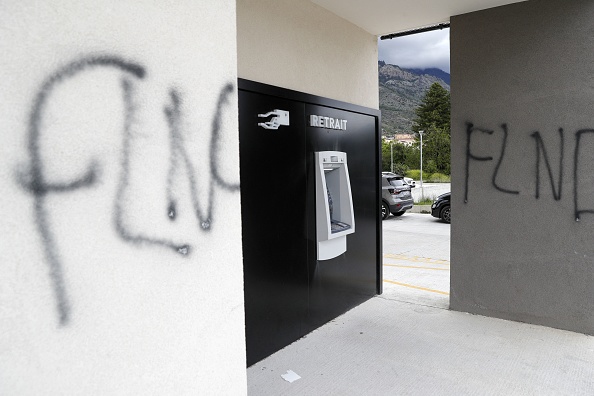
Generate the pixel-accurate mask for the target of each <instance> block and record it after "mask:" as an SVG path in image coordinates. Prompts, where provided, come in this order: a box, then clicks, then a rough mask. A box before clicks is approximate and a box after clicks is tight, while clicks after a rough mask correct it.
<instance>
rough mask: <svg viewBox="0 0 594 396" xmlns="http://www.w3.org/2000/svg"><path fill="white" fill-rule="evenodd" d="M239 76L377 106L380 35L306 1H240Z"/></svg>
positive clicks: (238, 2)
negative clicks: (378, 39)
mask: <svg viewBox="0 0 594 396" xmlns="http://www.w3.org/2000/svg"><path fill="white" fill-rule="evenodd" d="M237 47H238V55H237V58H238V59H237V64H238V75H239V77H241V78H245V79H249V80H254V81H258V82H263V83H266V84H271V85H276V86H280V87H283V88H288V89H293V90H297V91H302V92H306V93H310V94H314V95H319V96H324V97H329V98H332V99H337V100H342V101H345V102H349V103H354V104H358V105H362V106H367V107H371V108H375V109H377V108H379V97H378V80H377V79H378V77H377V38H376V37H375V36H373V35H371V34H369V33H367V32H365V31H364V30H362V29H360V28H358V27H357V26H355V25H352V24H351V23H349V22H347V21H346V20H344V19H342V18H339V17H337V16H336V15H334V14H332V13H330V12H328V11H326V10H325V9H324V8H321V7H319V6H317V5H315V4H313V3H311V2H310V1H308V0H237Z"/></svg>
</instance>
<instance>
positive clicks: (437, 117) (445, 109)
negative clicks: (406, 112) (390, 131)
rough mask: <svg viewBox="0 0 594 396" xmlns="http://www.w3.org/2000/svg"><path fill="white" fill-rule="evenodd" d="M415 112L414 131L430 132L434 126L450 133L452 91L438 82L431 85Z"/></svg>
mask: <svg viewBox="0 0 594 396" xmlns="http://www.w3.org/2000/svg"><path fill="white" fill-rule="evenodd" d="M415 113H416V114H417V118H416V119H415V120H414V124H413V127H412V130H413V132H415V133H418V132H419V131H425V132H429V131H430V129H431V127H433V129H439V130H442V131H447V133H448V134H449V133H450V93H449V92H448V91H447V90H446V89H445V88H443V87H442V86H441V85H439V84H438V83H433V84H432V85H431V87H429V89H428V90H427V92H426V93H425V96H424V97H423V100H422V102H421V104H420V105H419V107H417V109H416V110H415Z"/></svg>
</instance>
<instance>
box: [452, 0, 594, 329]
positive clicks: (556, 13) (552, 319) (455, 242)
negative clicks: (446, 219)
mask: <svg viewBox="0 0 594 396" xmlns="http://www.w3.org/2000/svg"><path fill="white" fill-rule="evenodd" d="M451 23H452V25H451V26H452V28H451V36H450V37H451V54H452V57H451V59H452V60H451V67H452V69H451V70H452V169H453V177H452V191H453V201H452V208H453V213H454V220H453V222H452V234H451V235H452V242H451V243H452V251H451V308H452V309H455V310H460V311H468V312H472V313H478V314H483V315H488V316H495V317H500V318H506V319H512V320H518V321H522V322H530V323H535V324H542V325H547V326H552V327H557V328H562V329H567V330H572V331H578V332H584V333H588V334H594V214H593V213H594V80H593V77H594V50H593V47H592V43H593V41H592V39H593V37H594V36H593V32H594V2H592V1H590V0H573V1H569V2H568V1H561V0H531V1H529V2H525V3H520V4H515V5H511V6H505V7H499V8H495V9H491V10H486V11H481V12H476V13H471V14H466V15H461V16H456V17H453V18H452V20H451ZM545 153H546V155H545ZM547 164H548V166H547ZM549 169H550V172H549ZM591 212H592V213H591ZM578 220H579V221H578Z"/></svg>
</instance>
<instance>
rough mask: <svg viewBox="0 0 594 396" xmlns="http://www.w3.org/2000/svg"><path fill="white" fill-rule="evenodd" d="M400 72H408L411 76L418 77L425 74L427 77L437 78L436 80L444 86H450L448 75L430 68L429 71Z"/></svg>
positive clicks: (412, 70)
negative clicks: (443, 83) (438, 79)
mask: <svg viewBox="0 0 594 396" xmlns="http://www.w3.org/2000/svg"><path fill="white" fill-rule="evenodd" d="M402 70H404V71H407V72H410V73H412V74H417V75H419V76H421V75H423V74H426V75H428V76H433V77H437V78H440V79H441V80H442V81H443V82H445V83H446V84H448V85H450V74H449V73H446V72H444V71H443V70H441V69H436V68H434V67H432V68H430V69H402Z"/></svg>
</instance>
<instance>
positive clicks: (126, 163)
mask: <svg viewBox="0 0 594 396" xmlns="http://www.w3.org/2000/svg"><path fill="white" fill-rule="evenodd" d="M98 67H110V68H115V69H118V70H120V71H122V72H123V73H124V78H123V80H122V93H123V99H124V126H123V143H122V145H123V146H122V162H121V175H120V180H119V182H118V186H117V192H116V197H115V199H114V218H113V222H114V227H115V230H116V233H117V235H118V236H119V237H120V238H121V239H122V240H124V241H125V242H127V243H131V244H134V245H158V246H163V247H166V248H168V249H171V250H174V251H175V252H177V253H179V254H181V255H182V256H187V255H188V254H189V253H190V249H191V246H190V244H179V243H175V242H173V241H170V240H167V239H159V238H153V237H149V236H147V235H144V234H142V233H139V232H132V231H131V230H130V227H129V225H128V224H126V222H125V213H124V212H125V211H124V204H123V202H124V196H125V193H126V190H127V188H128V186H129V181H130V150H131V145H132V140H133V134H132V132H131V128H132V124H133V122H134V120H135V113H136V107H135V102H134V92H135V91H134V84H135V83H136V82H137V81H139V80H142V79H143V78H144V77H145V75H146V71H145V68H144V67H143V66H141V65H139V64H137V63H133V62H128V61H126V60H124V59H122V58H120V57H117V56H97V57H88V58H84V59H81V60H79V61H75V62H72V63H70V64H68V65H66V66H65V67H63V68H61V69H59V70H58V71H57V72H55V73H53V74H52V75H50V76H49V77H48V78H47V79H46V80H45V81H44V82H43V84H42V85H41V87H40V89H39V90H38V92H37V94H36V96H35V100H34V103H33V107H32V111H31V114H30V116H29V124H28V152H29V157H30V165H29V168H28V170H27V172H21V173H19V175H18V181H19V183H20V184H21V185H22V186H23V187H24V188H25V189H26V190H27V191H29V192H30V193H31V194H32V195H33V197H34V205H33V206H34V218H35V222H36V225H37V231H38V233H39V235H40V238H41V242H42V244H43V247H44V254H45V257H46V261H47V264H48V267H49V277H50V282H51V285H52V288H53V293H54V296H55V300H56V309H57V312H58V321H59V325H60V326H64V325H66V324H67V323H68V322H69V320H70V317H71V303H70V300H69V298H68V293H67V291H66V287H65V282H64V275H63V262H62V259H61V255H60V252H59V249H58V243H57V242H56V240H55V237H54V234H53V232H52V227H51V225H50V222H49V218H48V211H47V206H46V197H47V196H48V194H50V193H67V192H72V191H75V190H79V189H81V188H86V187H90V186H92V185H93V184H95V183H96V182H97V179H98V177H99V174H100V167H99V162H98V161H97V160H92V161H91V163H90V164H89V165H88V167H87V170H86V171H85V172H83V173H82V175H81V176H80V177H78V178H76V179H75V180H72V181H70V182H62V183H52V182H49V181H48V180H47V178H46V175H45V166H44V163H43V161H42V157H41V143H40V142H41V137H42V134H43V131H42V120H43V116H44V111H45V108H46V106H47V104H48V101H49V99H50V98H51V94H52V92H53V91H54V90H55V88H56V87H57V86H58V85H60V84H61V83H63V82H65V81H67V80H68V79H69V78H72V77H74V76H75V75H78V74H79V73H81V72H83V71H87V70H90V69H93V68H98ZM130 77H133V78H130ZM233 89H234V88H233V84H231V83H228V84H226V85H225V86H224V87H223V88H222V89H221V92H220V94H219V97H218V102H217V107H216V111H215V114H214V115H213V121H212V124H211V131H210V132H211V135H210V136H211V144H210V175H209V177H210V183H209V187H208V188H209V192H208V204H207V208H208V209H207V212H206V213H205V214H203V213H201V211H200V205H199V202H198V191H197V187H196V186H197V183H196V180H197V178H196V174H195V173H196V172H195V171H194V169H193V167H192V166H191V163H190V158H189V155H188V153H187V151H186V149H185V146H184V138H183V135H184V134H183V133H182V131H181V127H180V125H181V123H180V119H181V118H182V113H181V110H180V103H181V95H180V94H179V93H178V92H177V91H175V90H171V94H170V99H171V104H169V105H167V106H165V115H166V118H167V121H168V125H169V129H170V131H169V132H170V139H171V148H170V150H171V154H170V166H169V173H168V178H167V181H166V184H167V187H166V193H167V198H168V207H167V208H164V209H165V211H166V215H167V216H169V218H170V219H171V220H175V218H176V217H177V209H176V201H175V199H174V198H173V194H172V186H173V183H174V176H175V174H176V173H177V172H178V170H179V168H180V167H182V166H183V167H184V168H185V174H186V175H187V177H188V178H189V179H190V188H191V197H192V204H193V208H194V211H195V214H196V217H197V219H198V221H199V223H200V225H201V227H200V228H201V229H202V230H203V231H206V232H208V231H210V230H211V229H212V207H213V193H214V187H215V186H216V187H218V188H220V189H223V190H226V191H231V192H232V191H237V190H238V189H239V184H234V183H229V182H226V181H225V180H223V178H222V177H221V176H220V174H219V172H218V161H219V149H220V147H219V141H220V134H221V125H220V119H221V118H222V115H223V112H224V108H225V106H229V96H230V95H231V94H232V93H233Z"/></svg>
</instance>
